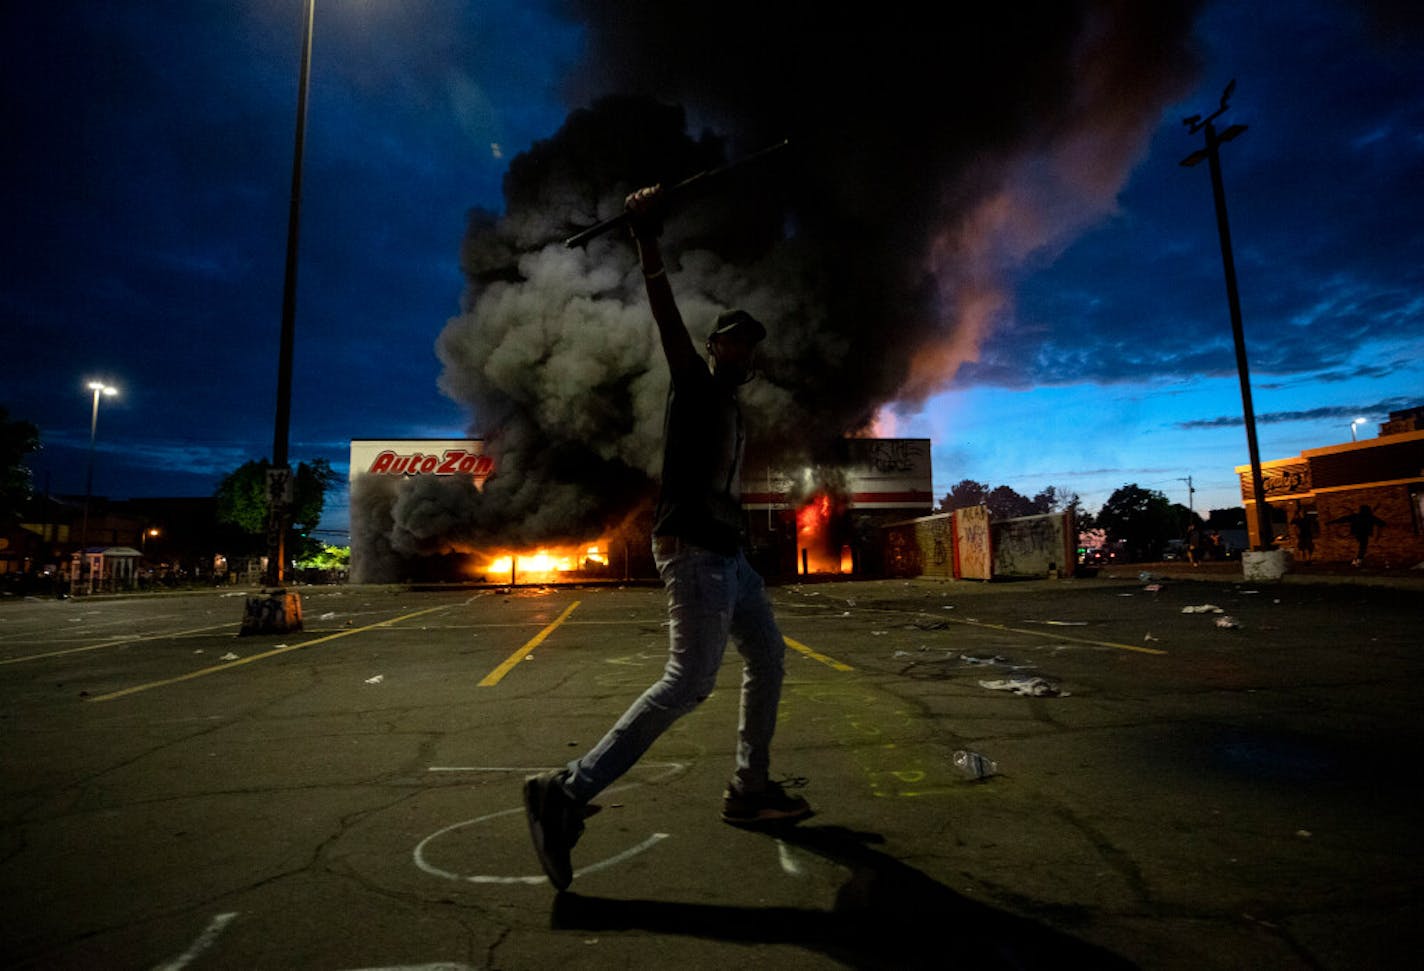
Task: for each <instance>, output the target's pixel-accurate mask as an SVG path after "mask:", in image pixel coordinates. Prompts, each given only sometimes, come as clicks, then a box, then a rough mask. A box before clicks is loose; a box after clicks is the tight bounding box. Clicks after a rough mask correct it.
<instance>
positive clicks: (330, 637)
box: [88, 604, 457, 701]
mask: <svg viewBox="0 0 1424 971" xmlns="http://www.w3.org/2000/svg"><path fill="white" fill-rule="evenodd" d="M455 606H457V605H456V604H441V605H440V606H438V607H427V608H425V609H424V610H417V611H415V612H413V613H409V614H403V615H401V616H400V617H392V618H390V619H389V620H382V621H378V622H377V623H374V624H368V625H367V626H365V627H353V628H351V629H350V630H343V631H337V632H336V633H335V634H327V635H326V636H325V637H317V638H313V639H312V640H309V641H303V642H302V643H300V644H287V645H284V646H282V647H274V648H273V649H272V650H270V651H263V652H262V653H261V654H253V655H251V656H249V657H242V658H238V659H237V660H236V661H229V662H228V663H226V664H215V665H213V666H212V667H207V668H199V669H198V670H196V671H189V672H188V673H187V674H180V675H178V677H176V678H165V679H163V680H162V681H150V682H148V683H147V684H136V685H134V686H133V687H132V688H123V689H121V690H119V691H111V692H109V693H108V694H104V695H95V696H94V697H92V698H90V699H88V700H89V701H113V700H114V699H115V698H122V697H124V696H125V695H132V694H137V693H138V692H140V691H147V690H149V689H150V688H162V687H164V686H166V685H170V684H177V683H179V682H180V681H191V680H193V679H194V678H202V677H206V676H207V675H209V674H217V673H218V672H220V671H226V670H228V669H229V668H235V667H239V666H241V665H243V664H251V663H252V662H254V661H263V660H266V659H267V658H269V657H276V656H277V655H278V654H286V653H287V652H288V651H299V650H302V649H303V648H307V647H315V646H316V645H318V644H324V643H326V642H327V641H334V640H336V639H337V638H340V637H350V636H351V635H352V634H364V633H365V632H366V631H370V630H375V629H377V628H378V627H389V626H391V625H392V624H399V623H400V622H401V621H403V620H410V619H411V618H412V617H419V616H421V615H422V614H430V613H434V612H435V611H437V610H449V609H451V608H452V607H455Z"/></svg>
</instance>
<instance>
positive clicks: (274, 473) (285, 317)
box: [267, 0, 316, 586]
mask: <svg viewBox="0 0 1424 971" xmlns="http://www.w3.org/2000/svg"><path fill="white" fill-rule="evenodd" d="M315 18H316V0H307V10H306V18H305V22H304V26H303V30H302V67H301V75H300V77H299V79H298V81H297V132H296V147H295V149H294V150H293V152H292V195H291V202H290V205H289V207H288V210H287V269H286V277H285V281H284V283H283V286H282V335H281V339H280V344H279V348H278V353H277V414H276V420H275V421H274V423H273V432H272V469H271V471H270V473H269V474H268V481H267V501H268V511H267V552H268V560H267V582H268V583H269V584H271V585H272V586H281V585H282V580H283V575H284V573H285V571H286V556H287V551H286V546H287V521H288V519H289V517H290V512H291V505H290V503H291V482H292V468H291V464H290V463H289V461H288V457H287V437H288V431H289V427H290V425H291V416H292V346H293V343H294V338H295V333H296V319H297V251H298V245H297V243H298V237H299V235H300V230H301V221H302V150H303V148H304V147H305V145H306V131H307V90H308V88H309V87H310V77H311V50H312V24H313V21H314V20H315Z"/></svg>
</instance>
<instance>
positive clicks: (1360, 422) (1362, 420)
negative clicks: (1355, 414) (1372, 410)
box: [1350, 418, 1369, 442]
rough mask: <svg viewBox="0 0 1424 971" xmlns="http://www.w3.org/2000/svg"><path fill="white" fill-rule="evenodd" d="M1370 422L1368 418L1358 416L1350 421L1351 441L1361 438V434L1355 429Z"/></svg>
mask: <svg viewBox="0 0 1424 971" xmlns="http://www.w3.org/2000/svg"><path fill="white" fill-rule="evenodd" d="M1368 422H1369V419H1368V418H1356V419H1355V420H1354V421H1352V422H1350V441H1352V442H1358V441H1359V440H1360V438H1359V436H1358V435H1356V434H1355V429H1356V428H1358V427H1360V426H1361V425H1364V424H1366V423H1368Z"/></svg>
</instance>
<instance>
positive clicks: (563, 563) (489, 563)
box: [473, 540, 608, 583]
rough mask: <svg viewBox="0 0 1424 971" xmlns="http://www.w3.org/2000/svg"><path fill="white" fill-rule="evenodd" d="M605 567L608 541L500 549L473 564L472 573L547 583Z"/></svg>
mask: <svg viewBox="0 0 1424 971" xmlns="http://www.w3.org/2000/svg"><path fill="white" fill-rule="evenodd" d="M607 567H608V544H607V543H605V542H603V541H601V540H600V541H599V542H597V543H593V544H589V545H571V546H556V547H543V548H539V549H528V550H500V551H498V552H495V553H490V554H488V555H487V556H485V557H484V558H482V559H476V561H475V562H474V564H473V572H474V573H475V574H483V575H484V577H485V579H487V580H490V581H503V580H508V581H509V582H511V583H546V582H556V581H559V580H572V579H576V578H577V577H579V576H586V575H588V574H590V573H592V574H597V573H599V572H601V571H603V570H606V569H607Z"/></svg>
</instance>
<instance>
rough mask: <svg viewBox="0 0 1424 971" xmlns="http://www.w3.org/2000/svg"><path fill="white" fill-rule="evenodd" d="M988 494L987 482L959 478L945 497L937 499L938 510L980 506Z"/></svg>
mask: <svg viewBox="0 0 1424 971" xmlns="http://www.w3.org/2000/svg"><path fill="white" fill-rule="evenodd" d="M988 495H989V483H987V482H975V481H974V480H973V479H961V480H960V481H959V482H958V484H956V485H955V486H954V488H952V489H950V490H949V492H948V493H947V494H946V495H945V497H944V498H943V499H941V500H940V501H939V511H940V512H953V511H954V510H956V509H968V508H970V507H972V506H982V505H984V500H985V499H986V498H987V497H988Z"/></svg>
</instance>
